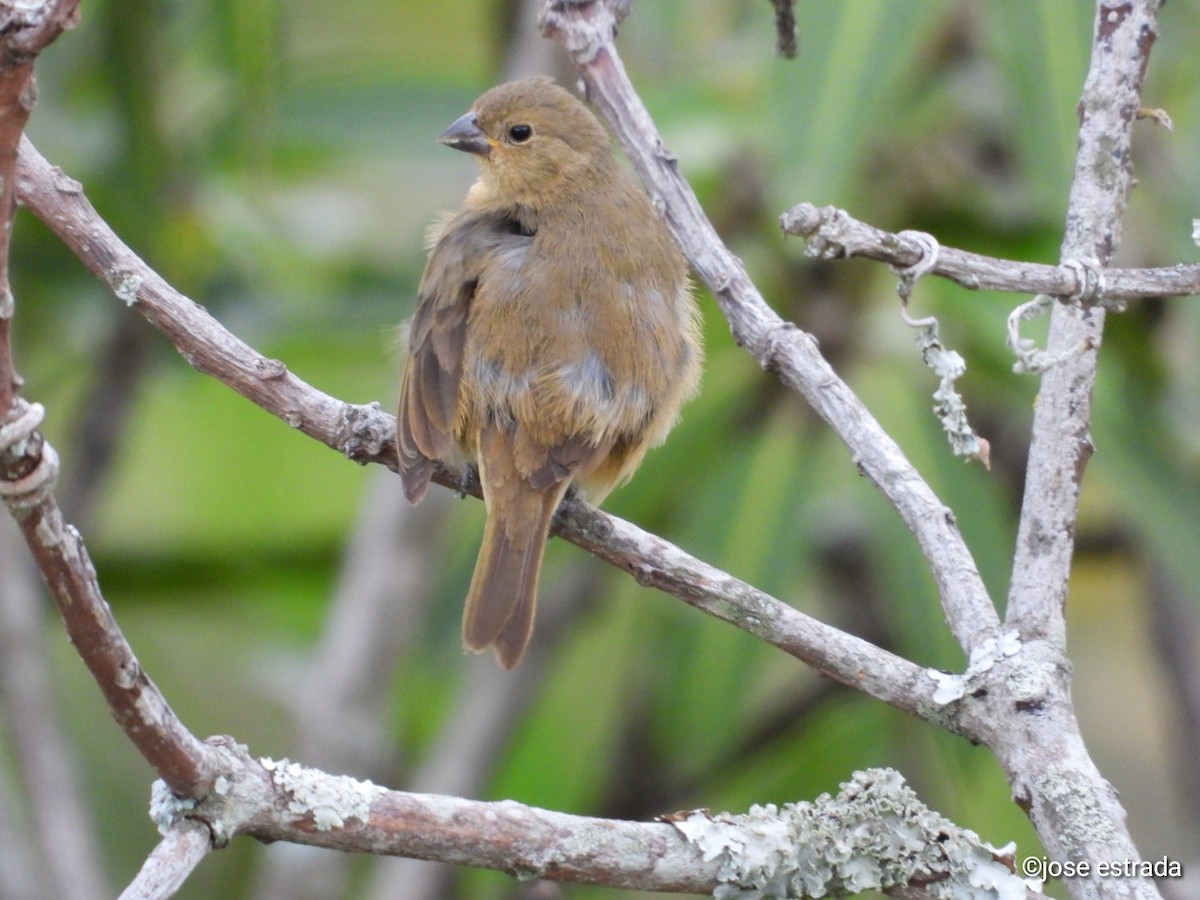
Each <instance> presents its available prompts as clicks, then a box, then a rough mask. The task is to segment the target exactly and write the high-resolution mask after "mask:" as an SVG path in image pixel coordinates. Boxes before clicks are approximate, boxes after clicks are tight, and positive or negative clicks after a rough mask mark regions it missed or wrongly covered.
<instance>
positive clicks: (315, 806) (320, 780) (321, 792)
mask: <svg viewBox="0 0 1200 900" xmlns="http://www.w3.org/2000/svg"><path fill="white" fill-rule="evenodd" d="M259 762H260V763H262V766H263V768H264V769H266V770H267V771H268V772H270V773H271V779H272V781H274V782H275V784H276V786H277V787H278V788H279V789H280V790H283V791H285V792H286V793H287V794H288V796H289V797H290V798H291V799H290V800H289V801H288V805H287V811H288V812H289V813H291V814H292V815H294V816H296V817H297V818H304V817H305V816H311V817H312V820H313V825H314V826H315V827H316V829H317V830H318V831H330V830H331V829H334V828H343V827H345V824H346V820H347V819H358V821H360V822H366V821H367V820H368V819H369V818H370V817H371V804H372V803H373V802H374V801H375V800H376V798H378V797H380V796H381V795H382V794H384V793H386V791H385V789H384V788H381V787H379V786H378V785H376V784H372V783H371V782H370V781H359V780H358V779H357V778H351V777H349V776H348V775H329V774H327V773H325V772H321V771H319V770H317V769H310V768H308V767H307V766H302V765H300V763H294V762H290V761H289V760H287V759H282V760H273V759H269V758H263V759H260V760H259Z"/></svg>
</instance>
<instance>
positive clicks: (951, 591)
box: [542, 0, 1000, 653]
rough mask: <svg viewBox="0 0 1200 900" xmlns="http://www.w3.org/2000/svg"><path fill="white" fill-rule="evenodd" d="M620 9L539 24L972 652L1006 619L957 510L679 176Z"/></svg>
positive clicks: (556, 14)
mask: <svg viewBox="0 0 1200 900" xmlns="http://www.w3.org/2000/svg"><path fill="white" fill-rule="evenodd" d="M614 6H616V7H618V8H617V9H615V10H614ZM623 11H624V10H623V7H621V4H619V3H612V2H611V0H584V2H579V0H551V2H549V3H547V5H546V7H545V8H544V10H543V12H542V27H543V31H544V32H545V33H546V34H547V36H549V37H553V38H555V39H556V40H558V41H560V42H561V43H562V44H563V46H564V47H566V49H567V50H568V51H569V52H570V53H571V54H572V56H573V57H574V59H575V62H576V64H577V65H578V66H579V71H580V74H581V75H582V77H583V81H584V83H585V84H586V86H587V93H588V99H589V100H590V101H591V102H592V103H593V104H595V106H596V107H597V108H598V109H599V110H600V111H601V112H602V113H603V114H604V116H605V118H607V119H608V122H609V124H610V125H611V126H612V129H613V131H614V132H615V134H616V136H617V139H618V140H619V141H620V142H621V146H622V147H623V148H624V149H625V154H626V156H628V157H629V160H630V162H631V163H632V164H633V167H634V168H635V169H636V170H637V172H638V174H639V175H640V176H641V177H642V180H643V182H644V183H645V184H646V186H647V187H648V188H649V190H650V193H651V195H652V196H653V197H654V200H655V203H656V204H658V205H659V206H660V207H661V209H662V210H663V215H664V216H665V217H666V220H667V223H668V224H669V225H670V227H671V230H672V231H673V232H674V234H675V238H676V239H677V240H678V241H679V243H680V245H681V246H682V247H683V251H684V253H685V254H686V255H687V257H688V260H689V261H690V262H691V264H692V266H693V267H694V268H695V269H696V271H697V272H698V273H699V274H700V277H701V278H703V279H704V282H705V284H707V285H708V287H709V289H710V290H711V291H712V293H713V296H714V297H715V298H716V300H717V303H718V304H719V305H720V307H721V311H722V312H723V313H724V314H725V317H726V319H728V320H729V325H730V328H731V329H732V331H733V336H734V338H735V340H737V342H738V344H739V345H740V346H742V347H745V348H746V350H747V351H748V352H750V353H751V354H752V355H753V356H755V357H756V358H757V359H758V361H759V362H760V363H761V364H762V366H763V368H764V369H766V370H768V371H770V372H774V373H775V374H776V375H778V377H779V378H780V380H782V381H783V382H784V384H786V385H787V386H788V387H790V388H792V389H793V390H795V391H798V392H799V393H800V394H802V395H803V396H804V398H805V399H806V400H807V401H808V402H809V404H810V405H811V406H812V407H813V409H815V410H816V411H817V413H818V414H819V415H820V416H821V418H823V419H824V420H825V421H826V423H828V425H829V426H830V428H832V429H833V430H834V432H835V433H836V434H837V435H838V436H839V437H840V438H841V439H842V441H843V442H844V443H845V444H846V446H847V447H849V448H850V453H851V455H852V457H853V460H854V463H855V465H856V466H858V469H859V471H861V472H862V474H863V475H865V476H866V477H867V478H868V479H870V481H871V482H872V483H873V484H875V486H876V487H877V488H879V490H880V491H881V492H882V493H883V495H884V496H885V497H886V498H887V499H888V501H889V502H890V503H891V504H892V505H893V506H894V507H895V508H896V510H897V512H899V514H900V517H901V519H903V521H904V523H905V525H907V526H908V528H909V530H910V531H911V532H912V533H913V535H915V536H916V538H917V542H918V543H919V544H920V547H921V551H922V553H923V554H924V555H925V558H926V560H927V561H928V562H929V566H930V570H931V572H932V574H933V578H934V582H935V583H936V584H937V587H938V591H939V593H940V595H941V600H942V608H943V610H944V612H945V615H946V619H947V621H948V622H949V624H950V627H951V629H952V630H953V632H954V636H955V637H956V638H957V639H958V642H959V644H960V645H961V646H962V647H963V649H964V650H966V651H967V652H968V653H970V652H971V651H974V650H977V649H978V648H980V647H982V646H983V645H984V644H986V643H987V642H988V641H989V640H992V641H994V640H995V639H996V637H997V635H998V634H999V630H1000V621H999V617H998V616H997V614H996V610H995V607H994V606H993V605H992V602H991V600H990V599H989V597H988V595H987V590H986V589H985V588H984V585H983V581H982V579H981V578H980V576H979V570H978V568H977V567H976V565H975V560H974V559H973V558H972V556H971V552H970V550H969V549H968V548H967V545H966V542H965V541H964V540H963V536H962V533H961V532H960V531H959V530H958V525H957V523H956V522H955V520H954V514H953V513H952V512H951V510H950V509H949V508H947V507H946V505H945V504H943V503H942V502H941V500H939V499H938V498H937V496H936V495H935V494H934V493H933V490H932V489H931V488H930V487H929V485H928V484H927V483H926V482H925V481H924V480H923V479H922V478H921V476H920V474H919V473H918V472H917V471H916V469H914V468H913V466H912V464H911V463H910V462H909V461H908V460H907V459H906V458H905V456H904V452H903V451H902V450H901V449H900V447H899V446H898V445H897V444H896V442H895V441H894V440H892V438H891V437H890V436H889V435H888V434H887V433H886V432H885V431H884V430H883V428H882V427H881V426H880V424H879V422H878V421H876V420H875V418H874V417H873V416H872V415H871V414H870V412H869V411H868V410H867V408H866V407H865V406H864V405H863V404H862V402H861V401H860V400H859V399H858V397H857V396H856V395H855V394H854V392H853V391H852V390H851V389H850V388H849V386H848V385H847V384H846V383H845V382H844V381H843V380H842V379H841V378H839V377H838V375H837V373H836V372H834V371H833V369H832V367H831V366H830V365H829V363H828V362H827V361H826V359H825V358H824V357H823V356H822V355H821V353H820V350H819V349H818V348H817V343H816V341H815V340H814V339H813V338H812V336H811V335H808V334H806V333H804V332H803V331H801V330H800V329H799V328H797V327H796V326H795V325H793V324H792V323H791V322H787V321H784V320H783V319H781V318H780V317H779V316H778V315H777V314H776V313H775V312H774V310H772V309H771V308H770V307H769V306H768V305H767V303H766V301H765V300H764V299H763V297H762V295H761V294H760V293H759V292H758V289H757V288H756V287H755V286H754V284H753V283H752V282H751V281H750V277H749V275H747V274H746V270H745V268H744V267H743V266H742V263H741V261H740V260H738V259H737V258H736V257H735V256H734V255H733V254H732V253H730V252H729V250H728V248H727V247H725V245H724V244H723V243H722V241H721V239H720V237H719V236H718V235H717V233H716V230H715V229H714V228H713V227H712V223H710V222H709V221H708V218H707V216H705V214H704V210H703V209H702V208H701V207H700V203H699V201H698V200H697V199H696V195H695V193H694V192H693V191H692V189H691V186H690V185H689V184H688V183H687V181H686V180H685V179H684V178H683V176H682V175H681V174H680V173H679V167H678V165H677V162H676V159H675V157H674V156H673V155H672V154H671V153H670V151H668V150H667V149H666V147H665V146H664V144H663V140H662V137H661V136H660V135H659V134H658V131H657V129H656V128H655V126H654V122H653V120H652V119H651V118H650V113H649V112H648V111H647V110H646V107H645V105H644V104H643V103H642V101H641V98H640V97H638V95H637V93H636V92H635V91H634V89H633V85H632V84H631V83H630V81H629V77H628V75H626V73H625V67H624V65H623V64H622V62H621V58H620V56H619V55H618V53H617V48H616V45H615V43H614V37H615V34H616V27H617V24H618V21H619V19H620V14H621V13H623Z"/></svg>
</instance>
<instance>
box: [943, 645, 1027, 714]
mask: <svg viewBox="0 0 1200 900" xmlns="http://www.w3.org/2000/svg"><path fill="white" fill-rule="evenodd" d="M1020 652H1021V636H1020V635H1019V634H1018V633H1017V632H1016V631H1004V632H1001V633H1000V636H999V637H995V638H988V639H987V640H986V641H984V642H983V643H981V644H980V645H979V646H978V647H976V648H975V649H974V650H972V651H971V658H970V660H969V661H968V663H967V670H966V671H965V672H963V673H962V674H961V675H955V674H952V673H950V672H942V671H940V670H939V669H926V670H925V674H926V675H927V676H928V677H929V678H931V679H933V680H934V681H936V682H937V687H936V688H934V691H933V702H934V703H937V704H938V705H940V706H945V705H946V704H948V703H953V702H954V701H955V700H958V699H960V698H962V697H965V696H966V695H967V692H968V691H969V690H970V688H971V685H972V683H974V682H975V681H977V680H978V679H979V678H980V677H981V676H982V675H983V674H984V673H986V672H990V671H991V670H992V667H993V666H995V665H996V663H998V662H1000V661H1001V660H1004V659H1008V658H1009V657H1010V656H1016V655H1017V654H1018V653H1020Z"/></svg>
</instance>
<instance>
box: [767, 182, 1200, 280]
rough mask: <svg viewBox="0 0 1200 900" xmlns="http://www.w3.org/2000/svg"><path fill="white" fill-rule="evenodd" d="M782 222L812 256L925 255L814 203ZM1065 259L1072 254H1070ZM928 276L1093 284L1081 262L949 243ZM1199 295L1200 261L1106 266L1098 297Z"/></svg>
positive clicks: (905, 259) (896, 258) (912, 258)
mask: <svg viewBox="0 0 1200 900" xmlns="http://www.w3.org/2000/svg"><path fill="white" fill-rule="evenodd" d="M780 225H781V226H782V228H783V230H784V232H785V233H786V234H791V235H796V236H797V237H801V238H803V239H804V241H805V244H806V246H807V250H808V253H809V255H811V256H815V257H818V258H820V259H847V258H849V257H852V256H862V257H865V258H866V259H873V260H876V261H877V262H884V263H888V264H889V265H892V266H895V267H897V268H904V267H907V266H912V265H915V264H916V263H917V262H919V261H920V260H921V259H922V258H923V257H924V255H925V251H924V249H923V248H922V246H921V245H920V244H918V243H917V242H916V241H912V240H910V239H908V238H906V237H905V236H904V235H899V234H893V233H892V232H889V231H884V230H882V229H880V228H876V227H875V226H873V225H868V224H867V223H866V222H860V221H859V220H857V219H855V218H853V217H852V216H851V215H850V214H849V213H847V212H845V211H844V210H841V209H838V208H836V207H833V206H824V207H820V208H818V207H816V206H813V204H811V203H800V204H798V205H797V206H794V207H792V208H791V209H789V210H788V211H787V212H785V213H784V214H783V215H782V216H781V217H780ZM1064 258H1068V256H1067V254H1065V253H1064ZM927 274H930V275H940V276H942V277H943V278H948V279H950V280H951V281H953V282H955V283H956V284H959V285H961V286H962V287H965V288H967V289H968V290H972V291H975V290H987V291H1012V292H1014V293H1019V294H1049V295H1050V296H1052V297H1070V296H1080V295H1082V294H1084V293H1085V292H1086V290H1087V287H1088V286H1087V285H1086V284H1081V283H1080V281H1081V277H1080V276H1081V273H1080V269H1079V267H1078V266H1065V265H1059V266H1049V265H1043V264H1041V263H1030V262H1020V261H1017V260H1010V259H997V258H996V257H993V256H983V255H982V254H979V253H969V252H967V251H966V250H956V249H954V248H953V247H946V246H944V245H942V246H940V247H939V252H938V257H937V262H936V264H935V265H934V267H933V268H932V269H931V270H930V271H929V272H928V273H927ZM1084 280H1086V279H1084ZM1194 294H1200V265H1178V266H1166V267H1162V268H1155V269H1105V270H1104V290H1103V293H1102V294H1101V296H1100V297H1099V298H1097V299H1104V300H1144V299H1148V298H1151V297H1187V296H1192V295H1194Z"/></svg>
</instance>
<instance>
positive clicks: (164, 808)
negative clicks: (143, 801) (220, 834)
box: [150, 778, 196, 834]
mask: <svg viewBox="0 0 1200 900" xmlns="http://www.w3.org/2000/svg"><path fill="white" fill-rule="evenodd" d="M195 808H196V801H195V800H192V799H190V798H188V797H176V796H175V795H174V794H172V793H171V789H170V788H169V787H167V783H166V782H165V781H163V780H162V779H161V778H160V779H158V780H156V781H155V782H154V783H153V784H152V785H150V819H151V820H152V821H153V822H154V824H155V825H157V826H158V833H159V834H166V833H167V832H168V831H170V830H171V826H172V825H174V824H175V822H176V820H178V819H180V818H182V817H183V816H185V815H186V814H187V813H189V812H191V811H192V810H194V809H195Z"/></svg>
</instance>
